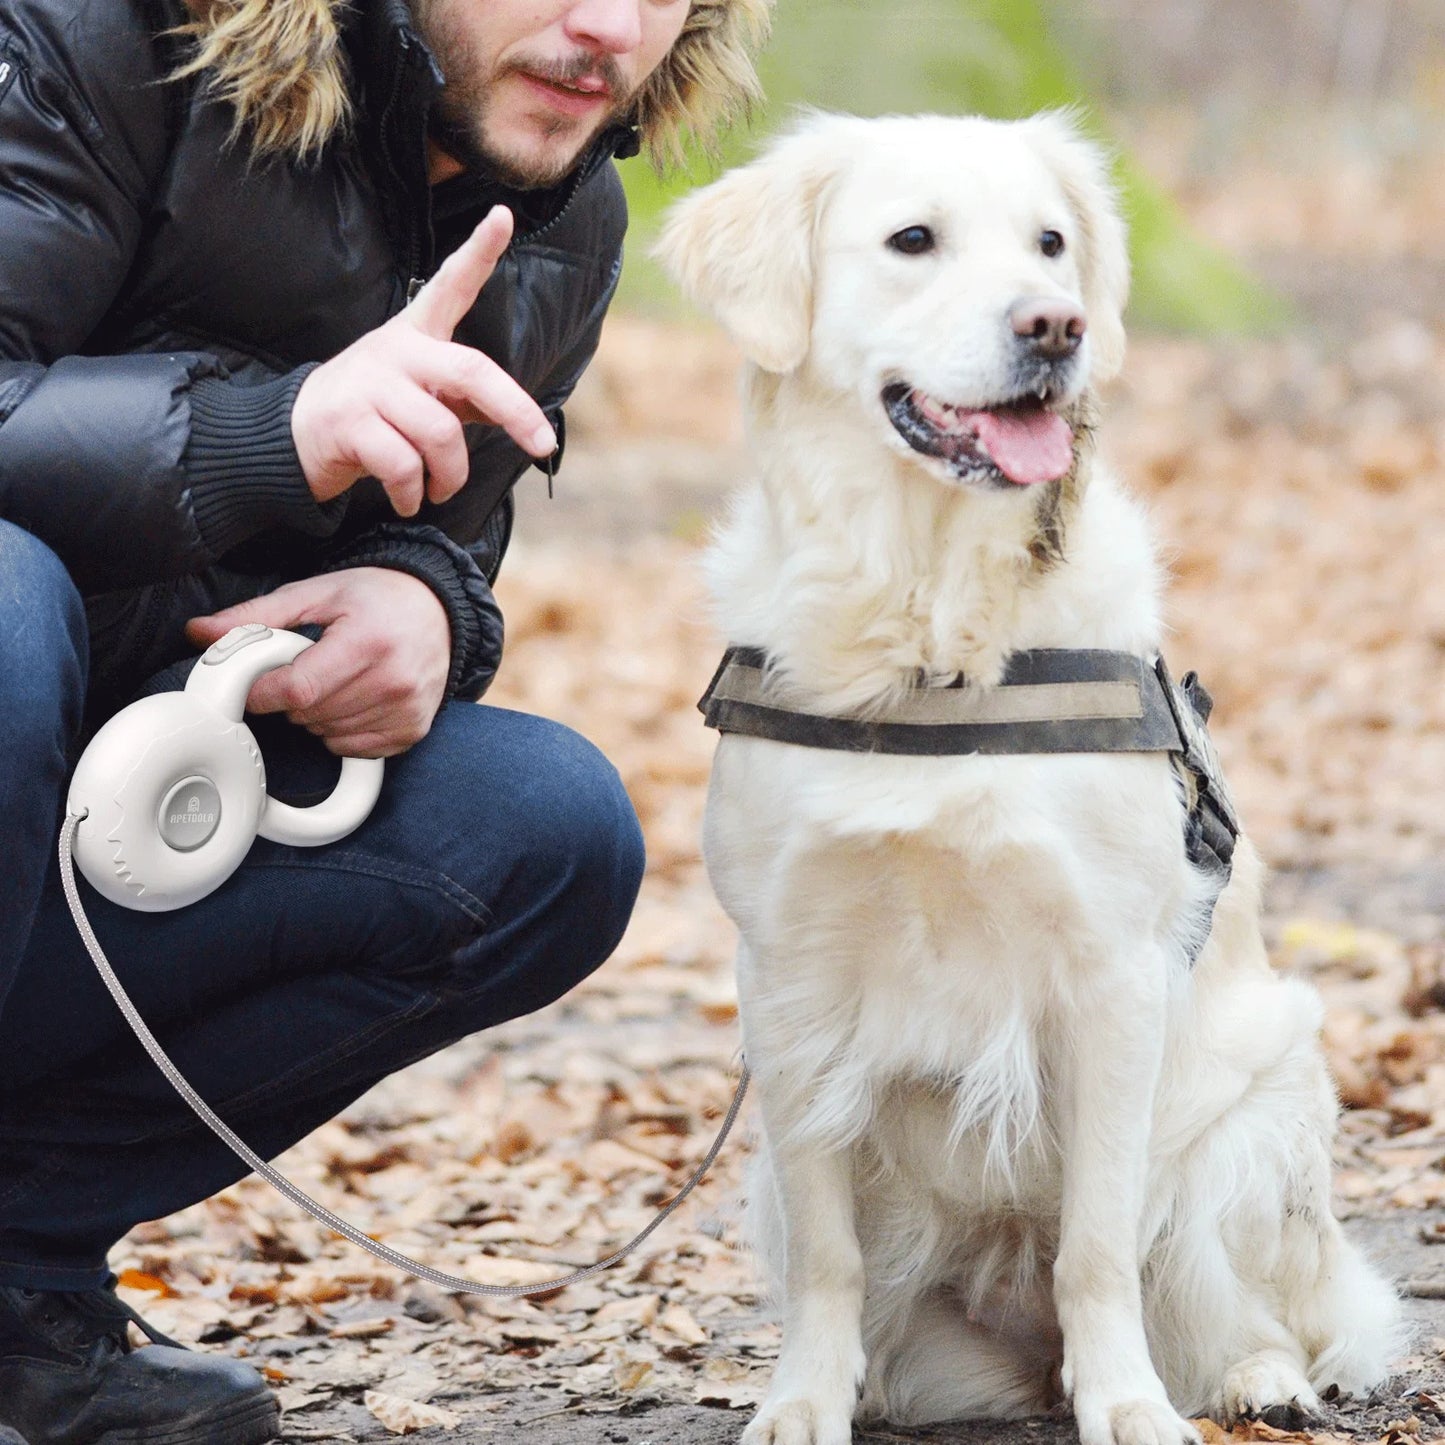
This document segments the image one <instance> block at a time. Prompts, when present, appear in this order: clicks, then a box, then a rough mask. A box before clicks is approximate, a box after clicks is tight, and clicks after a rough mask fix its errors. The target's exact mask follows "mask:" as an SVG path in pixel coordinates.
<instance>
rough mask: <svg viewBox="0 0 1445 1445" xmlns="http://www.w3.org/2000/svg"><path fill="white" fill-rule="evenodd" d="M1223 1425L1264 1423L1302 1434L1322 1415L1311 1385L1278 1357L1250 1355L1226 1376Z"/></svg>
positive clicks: (1222, 1404) (1222, 1409)
mask: <svg viewBox="0 0 1445 1445" xmlns="http://www.w3.org/2000/svg"><path fill="white" fill-rule="evenodd" d="M1220 1393H1221V1396H1222V1401H1221V1413H1222V1414H1223V1416H1224V1423H1225V1424H1226V1425H1228V1426H1231V1427H1232V1426H1233V1425H1234V1423H1235V1422H1236V1421H1238V1420H1245V1419H1251V1420H1263V1421H1264V1423H1265V1424H1266V1425H1272V1426H1273V1427H1274V1428H1275V1429H1276V1430H1299V1429H1302V1428H1303V1427H1304V1426H1305V1425H1307V1424H1308V1423H1309V1422H1310V1421H1311V1420H1313V1419H1315V1418H1316V1417H1317V1416H1318V1415H1319V1410H1320V1402H1319V1397H1318V1396H1317V1395H1316V1394H1315V1392H1314V1391H1313V1390H1312V1389H1311V1388H1310V1382H1309V1381H1308V1380H1307V1379H1305V1377H1304V1375H1303V1374H1302V1373H1301V1372H1300V1371H1299V1369H1298V1368H1296V1366H1295V1365H1294V1364H1292V1363H1291V1362H1290V1361H1289V1360H1286V1359H1282V1358H1281V1357H1280V1356H1279V1355H1274V1354H1259V1355H1250V1356H1249V1358H1248V1359H1245V1360H1241V1361H1240V1362H1239V1363H1238V1364H1237V1365H1234V1366H1232V1367H1231V1368H1230V1369H1228V1370H1226V1371H1225V1373H1224V1385H1223V1388H1222V1390H1221V1392H1220Z"/></svg>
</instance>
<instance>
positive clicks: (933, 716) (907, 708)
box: [698, 647, 1239, 919]
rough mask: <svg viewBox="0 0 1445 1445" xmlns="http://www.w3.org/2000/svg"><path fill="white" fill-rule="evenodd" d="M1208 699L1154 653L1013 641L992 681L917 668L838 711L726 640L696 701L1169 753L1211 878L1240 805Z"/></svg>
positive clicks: (799, 730)
mask: <svg viewBox="0 0 1445 1445" xmlns="http://www.w3.org/2000/svg"><path fill="white" fill-rule="evenodd" d="M1213 706H1214V704H1213V700H1212V699H1211V698H1210V696H1209V693H1208V692H1207V691H1206V690H1205V689H1204V687H1203V685H1202V684H1201V683H1200V681H1199V678H1198V676H1197V675H1196V674H1195V673H1192V672H1190V673H1186V674H1185V677H1184V680H1183V682H1180V683H1176V682H1175V681H1174V679H1173V678H1172V677H1171V676H1170V675H1169V669H1168V668H1167V667H1166V666H1165V664H1164V659H1163V658H1162V657H1156V658H1153V659H1149V658H1144V657H1139V656H1136V655H1135V654H1134V653H1132V652H1107V651H1101V650H1095V649H1066V648H1040V649H1037V650H1034V651H1029V652H1016V653H1014V654H1013V655H1012V656H1011V657H1010V658H1009V660H1008V663H1007V665H1006V666H1005V668H1004V675H1003V679H1002V680H1001V681H1000V683H999V685H998V686H997V687H991V688H973V687H969V686H968V684H967V679H965V678H963V677H955V678H952V679H949V680H946V681H933V680H930V679H920V681H919V683H918V685H917V686H915V687H914V688H912V689H911V690H910V691H909V692H907V693H905V694H904V695H903V696H902V697H901V698H899V699H898V700H897V701H896V702H895V703H893V704H892V705H891V706H889V707H888V708H886V709H885V710H884V711H882V712H881V713H879V714H877V715H872V714H870V715H869V716H868V717H834V716H832V715H830V714H827V713H821V712H817V711H814V710H813V709H810V708H809V707H808V705H807V702H806V700H801V701H800V700H797V699H794V698H791V697H790V698H787V699H786V700H784V699H782V698H781V697H780V696H779V695H778V691H777V688H776V687H775V686H774V685H773V683H772V679H771V678H770V675H769V668H768V660H767V657H766V655H765V654H764V653H763V652H762V651H761V650H760V649H758V648H753V647H730V648H728V650H727V652H726V653H725V654H724V656H723V660H722V663H721V665H720V666H719V667H718V670H717V672H716V673H715V674H714V675H713V680H712V682H711V683H710V684H709V685H708V689H707V691H706V692H705V693H704V694H703V696H702V700H701V701H700V702H699V703H698V707H699V709H700V710H701V711H702V714H703V718H704V720H705V721H706V723H707V725H708V727H711V728H716V729H717V730H718V731H719V732H722V733H741V734H744V735H746V736H748V737H755V738H769V739H771V740H772V741H773V742H780V743H792V744H794V745H795V746H797V747H805V748H828V749H832V750H835V751H840V752H850V753H895V754H900V755H904V756H910V757H920V756H933V757H957V756H966V755H968V754H971V753H978V754H988V755H992V756H999V755H1010V754H1014V755H1017V754H1026V753H1168V754H1169V755H1170V756H1171V757H1172V758H1173V759H1174V760H1175V762H1176V763H1177V764H1178V766H1179V767H1180V768H1181V769H1182V771H1183V772H1184V774H1186V775H1187V777H1188V778H1189V780H1191V781H1192V783H1193V786H1192V788H1190V789H1188V790H1187V791H1188V792H1189V793H1190V794H1192V796H1191V797H1187V798H1186V799H1185V800H1184V848H1185V853H1186V856H1187V857H1188V859H1189V861H1190V862H1191V863H1192V864H1194V865H1195V867H1197V868H1200V869H1202V870H1203V871H1204V872H1205V873H1206V874H1208V875H1209V876H1210V877H1211V879H1212V881H1213V883H1214V887H1213V890H1212V892H1211V894H1210V896H1209V903H1208V916H1209V917H1210V919H1212V918H1213V914H1214V904H1215V902H1216V901H1217V900H1218V898H1219V895H1220V893H1222V892H1223V891H1224V887H1225V885H1226V884H1227V883H1228V882H1229V877H1230V872H1231V869H1232V867H1233V861H1234V845H1235V840H1236V839H1237V838H1238V836H1239V816H1238V814H1237V813H1236V812H1235V808H1234V800H1233V798H1232V797H1231V796H1230V792H1229V788H1228V786H1227V784H1226V783H1225V781H1224V772H1223V769H1222V768H1221V767H1220V765H1219V756H1218V754H1217V753H1216V752H1215V750H1214V744H1213V742H1211V740H1210V737H1209V733H1208V731H1207V730H1206V727H1205V724H1206V723H1207V722H1208V720H1209V714H1210V711H1211V710H1212V708H1213Z"/></svg>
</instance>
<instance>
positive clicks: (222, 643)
mask: <svg viewBox="0 0 1445 1445" xmlns="http://www.w3.org/2000/svg"><path fill="white" fill-rule="evenodd" d="M270 635H271V629H270V628H269V627H267V626H266V624H265V623H264V622H243V623H242V624H241V625H240V626H239V627H233V628H232V629H231V630H230V631H229V632H228V633H227V634H226V635H225V636H224V637H221V638H218V639H217V640H216V641H215V642H213V643H212V644H211V645H210V646H209V647H208V648H207V649H206V650H205V651H204V652H203V653H202V654H201V661H202V662H204V663H205V664H206V665H207V666H208V667H214V666H215V665H216V664H217V663H218V662H224V661H225V660H226V659H227V658H228V657H234V656H235V655H236V653H238V652H239V651H240V650H241V649H242V648H243V647H249V646H250V645H251V644H252V643H253V642H260V641H261V639H262V638H265V637H270Z"/></svg>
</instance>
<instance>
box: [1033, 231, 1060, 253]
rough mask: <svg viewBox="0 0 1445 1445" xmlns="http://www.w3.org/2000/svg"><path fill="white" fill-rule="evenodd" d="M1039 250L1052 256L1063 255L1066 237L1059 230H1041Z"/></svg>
mask: <svg viewBox="0 0 1445 1445" xmlns="http://www.w3.org/2000/svg"><path fill="white" fill-rule="evenodd" d="M1039 250H1040V251H1042V252H1043V253H1044V255H1045V256H1048V257H1051V258H1052V257H1054V256H1062V255H1063V254H1064V238H1063V237H1062V236H1061V235H1060V234H1059V233H1058V232H1057V231H1041V232H1040V233H1039Z"/></svg>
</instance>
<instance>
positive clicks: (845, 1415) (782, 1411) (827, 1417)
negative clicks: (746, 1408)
mask: <svg viewBox="0 0 1445 1445" xmlns="http://www.w3.org/2000/svg"><path fill="white" fill-rule="evenodd" d="M852 1439H853V1412H852V1411H851V1410H848V1409H840V1408H839V1407H837V1406H827V1405H820V1404H818V1403H816V1402H815V1401H813V1400H797V1399H794V1400H779V1401H777V1402H776V1403H772V1402H770V1401H764V1402H763V1406H762V1408H761V1409H760V1410H759V1411H758V1413H757V1414H756V1415H755V1416H754V1417H753V1423H752V1424H751V1425H749V1426H748V1428H747V1429H746V1430H744V1431H743V1438H742V1442H741V1445H849V1442H850V1441H851V1440H852Z"/></svg>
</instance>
